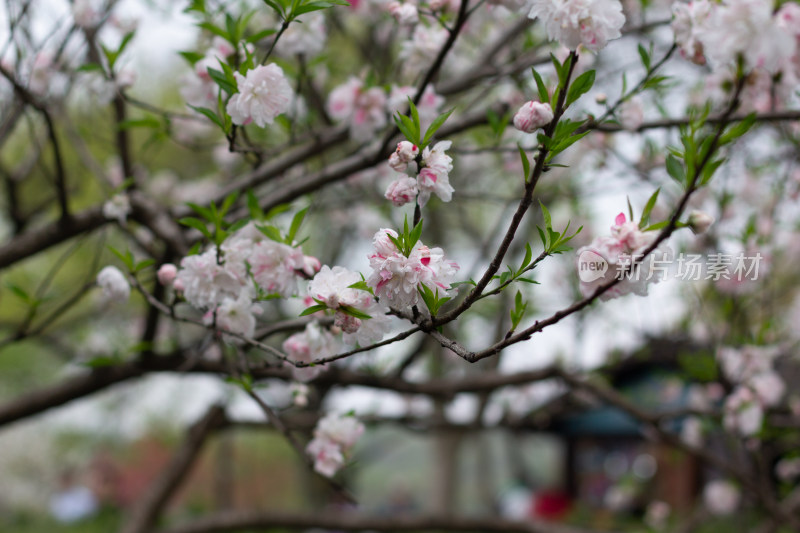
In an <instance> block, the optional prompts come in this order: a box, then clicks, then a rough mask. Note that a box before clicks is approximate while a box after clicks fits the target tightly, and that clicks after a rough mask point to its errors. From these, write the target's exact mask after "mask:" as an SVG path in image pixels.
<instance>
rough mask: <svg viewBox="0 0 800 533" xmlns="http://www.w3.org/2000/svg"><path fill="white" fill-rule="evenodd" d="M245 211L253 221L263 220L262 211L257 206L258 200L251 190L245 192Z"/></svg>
mask: <svg viewBox="0 0 800 533" xmlns="http://www.w3.org/2000/svg"><path fill="white" fill-rule="evenodd" d="M247 210H248V211H249V212H250V218H252V219H253V220H262V219H263V218H264V210H263V209H261V206H260V205H258V198H256V195H255V194H253V191H252V190H251V189H248V190H247Z"/></svg>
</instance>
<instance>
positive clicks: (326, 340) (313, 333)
mask: <svg viewBox="0 0 800 533" xmlns="http://www.w3.org/2000/svg"><path fill="white" fill-rule="evenodd" d="M335 350H336V342H335V339H334V338H333V335H331V333H330V332H329V331H327V330H326V329H323V328H322V327H321V326H320V325H319V324H318V323H317V322H310V323H309V324H308V325H307V326H306V328H305V330H303V331H302V332H300V333H295V334H294V335H292V336H291V337H289V338H288V339H286V340H285V341H284V342H283V351H284V352H286V355H287V356H288V357H289V359H291V360H292V361H295V362H298V363H310V362H312V361H314V360H315V359H323V358H325V357H329V356H331V355H333V354H334V352H335ZM287 364H288V363H287ZM289 367H290V368H291V370H292V377H293V379H295V380H296V381H302V382H306V381H311V380H312V379H314V378H315V377H317V376H318V375H319V374H320V372H322V371H323V370H325V365H315V366H305V367H297V366H294V365H291V364H289Z"/></svg>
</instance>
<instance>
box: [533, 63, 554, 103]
mask: <svg viewBox="0 0 800 533" xmlns="http://www.w3.org/2000/svg"><path fill="white" fill-rule="evenodd" d="M531 72H533V79H534V80H536V89H537V90H538V91H539V101H540V102H542V103H543V104H549V103H550V94H549V93H548V92H547V85H545V84H544V80H542V77H541V76H540V75H539V73H538V72H536V69H535V68H531Z"/></svg>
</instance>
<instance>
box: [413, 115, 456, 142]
mask: <svg viewBox="0 0 800 533" xmlns="http://www.w3.org/2000/svg"><path fill="white" fill-rule="evenodd" d="M453 111H455V108H453V109H451V110H450V111H447V112H445V113H442V114H441V115H439V116H438V117H436V120H434V121H433V123H432V124H431V125H430V126H428V129H427V130H426V131H425V137H424V138H423V139H422V146H421V147H420V149H421V148H423V147H425V146H427V145H428V141H430V140H431V138H432V137H433V135H434V134H435V133H436V131H437V130H438V129H439V128H441V127H442V126H443V125H444V123H445V122H446V121H447V119H448V117H450V115H451V114H453Z"/></svg>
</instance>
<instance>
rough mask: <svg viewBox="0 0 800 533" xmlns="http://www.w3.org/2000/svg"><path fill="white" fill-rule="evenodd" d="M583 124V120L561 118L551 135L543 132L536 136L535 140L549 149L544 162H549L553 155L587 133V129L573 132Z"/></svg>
mask: <svg viewBox="0 0 800 533" xmlns="http://www.w3.org/2000/svg"><path fill="white" fill-rule="evenodd" d="M583 124H584V122H573V121H571V120H569V119H565V120H561V121H559V122H558V124H557V125H556V129H555V131H554V132H553V136H552V137H548V136H547V135H545V134H543V133H540V134H539V135H538V136H537V140H538V141H539V142H540V143H541V144H542V145H543V146H544V147H545V148H546V149H547V150H548V151H549V153H548V154H547V158H546V159H545V163H550V161H552V159H553V158H554V157H555V156H557V155H558V154H560V153H561V152H563V151H564V150H566V149H567V148H569V147H570V146H572V145H573V144H575V143H576V142H578V141H580V140H581V139H583V138H584V137H585V136H586V135H588V134H589V130H586V131H584V132H581V133H575V132H576V131H577V130H578V129H579V128H580V127H581V126H583Z"/></svg>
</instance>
